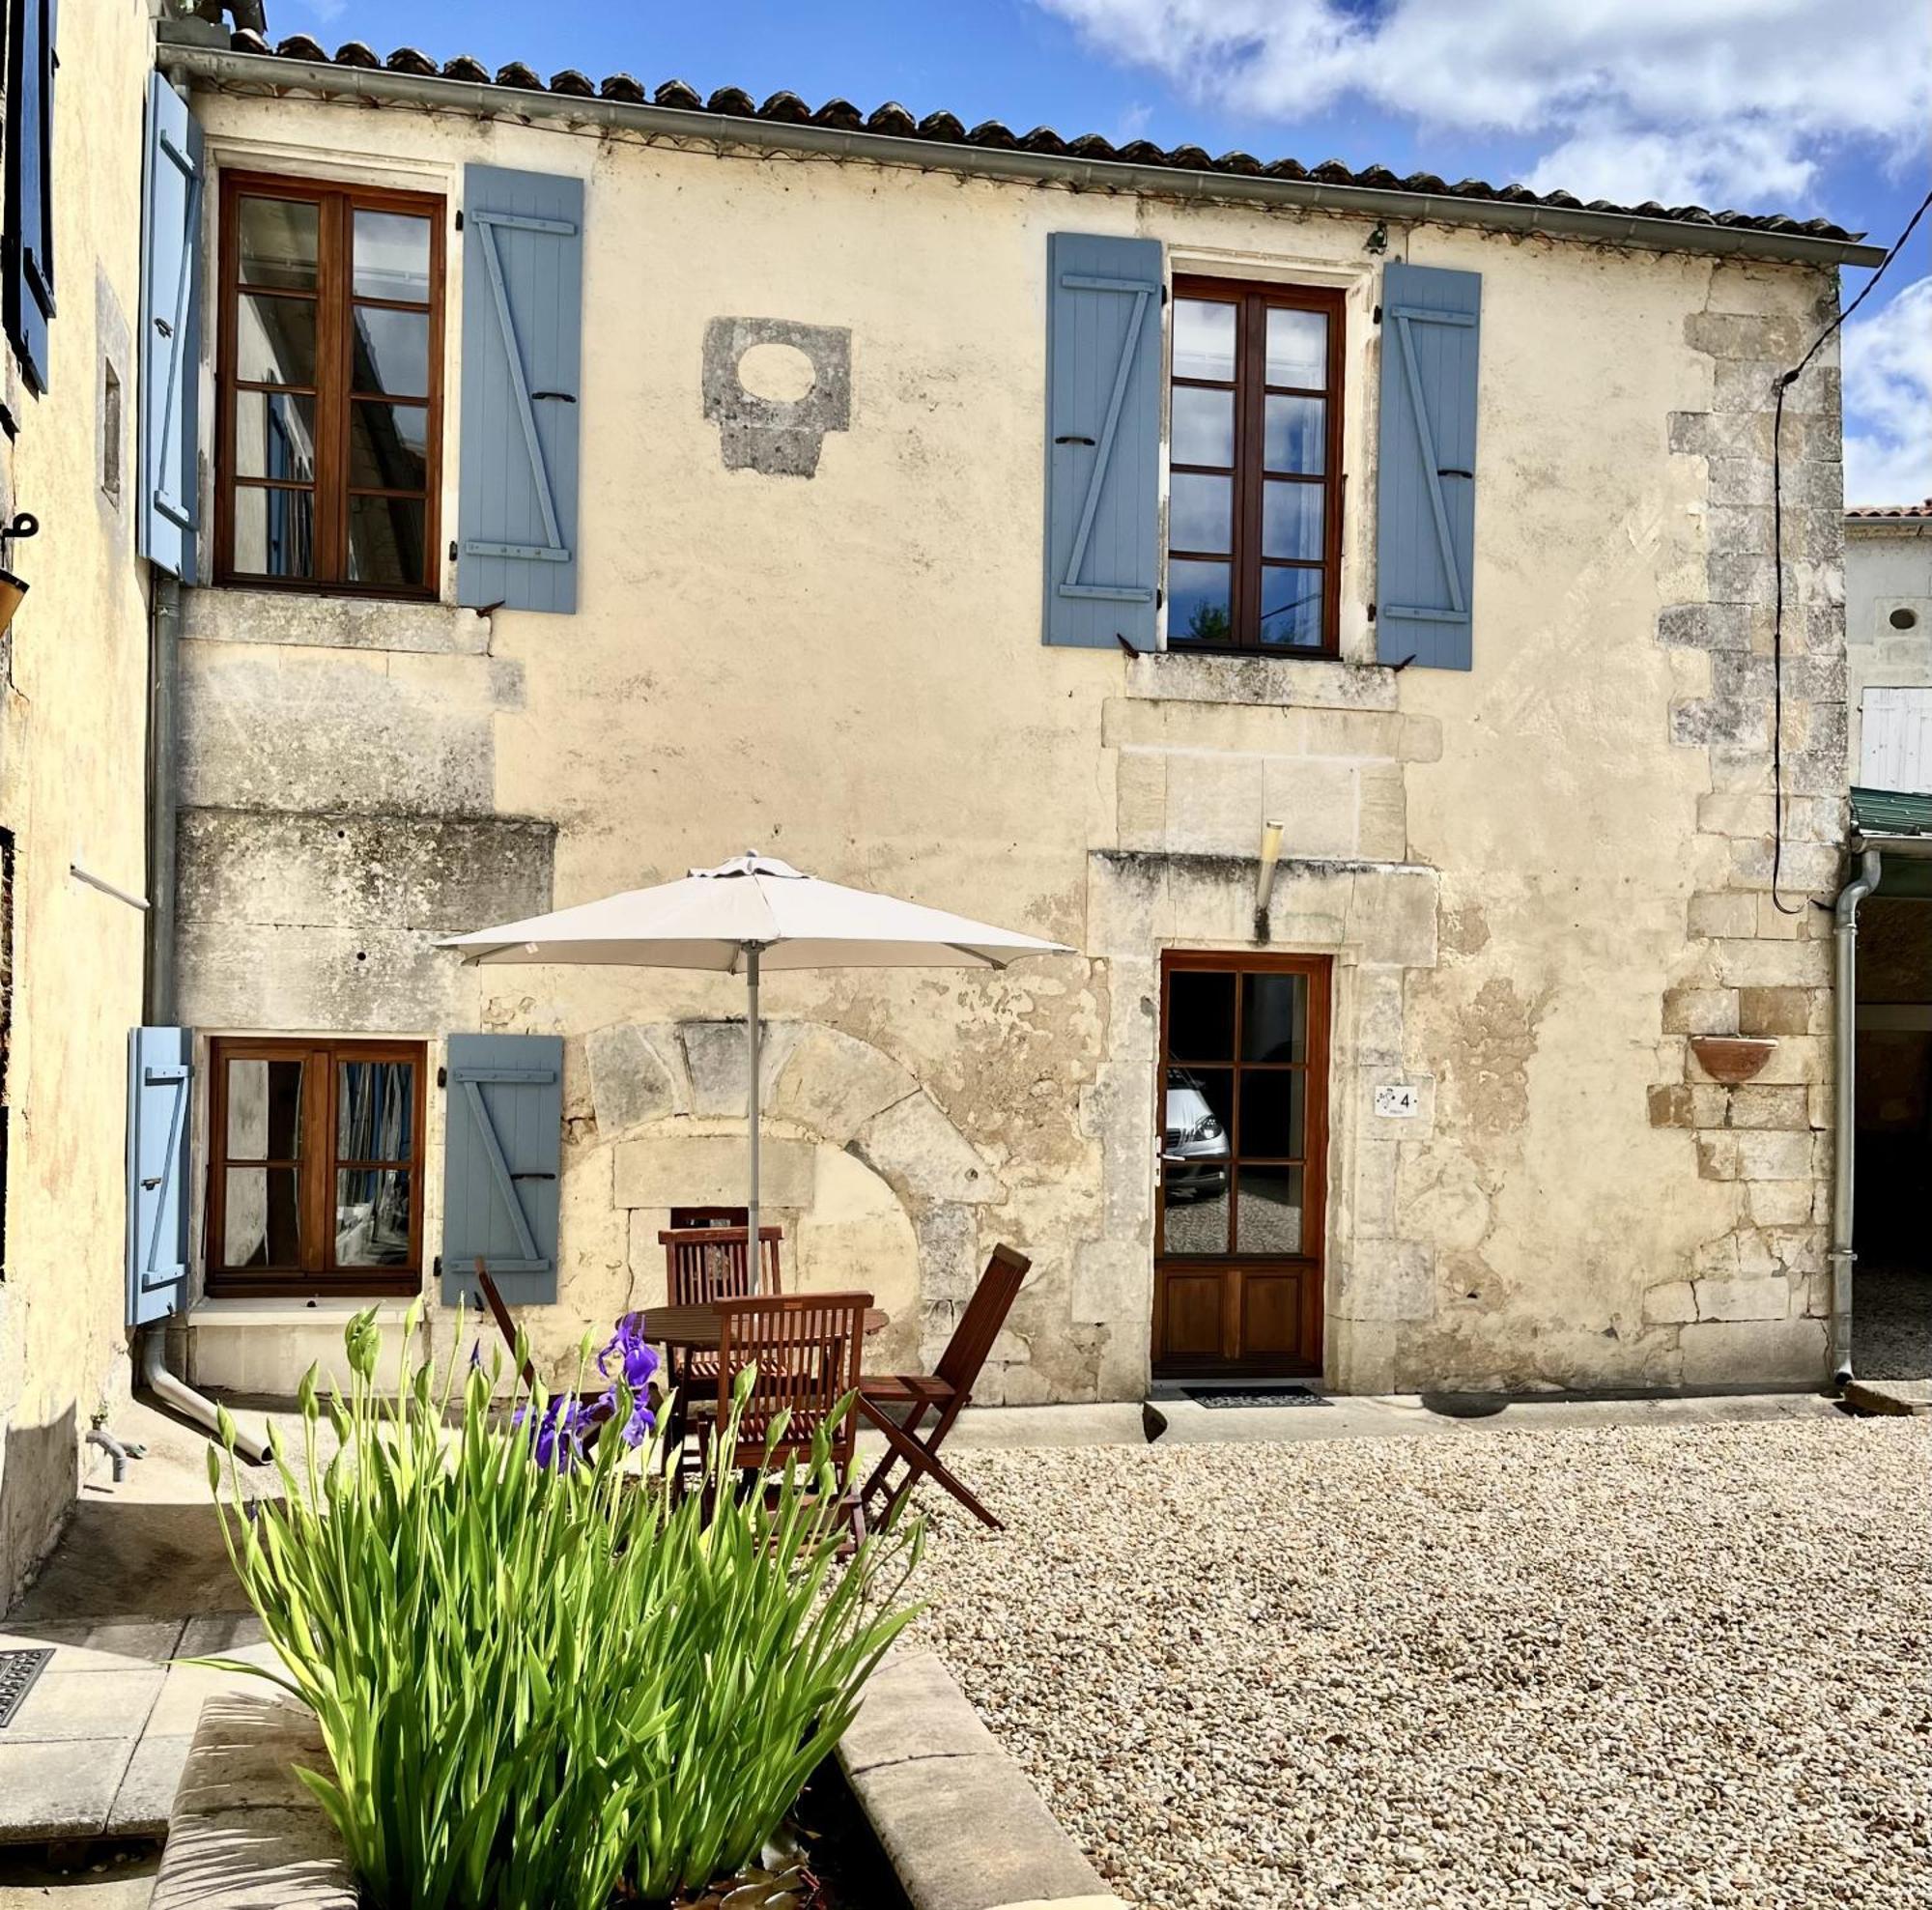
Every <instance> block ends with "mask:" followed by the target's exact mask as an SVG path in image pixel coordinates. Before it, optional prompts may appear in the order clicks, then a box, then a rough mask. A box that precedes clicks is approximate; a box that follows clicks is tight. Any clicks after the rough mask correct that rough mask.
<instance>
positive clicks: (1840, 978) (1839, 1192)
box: [1830, 848, 1885, 1386]
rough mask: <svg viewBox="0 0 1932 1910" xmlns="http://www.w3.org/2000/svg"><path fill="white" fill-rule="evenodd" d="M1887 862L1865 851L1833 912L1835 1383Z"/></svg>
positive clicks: (1847, 1318) (1845, 1330) (1845, 1361)
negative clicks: (1866, 1011) (1863, 988)
mask: <svg viewBox="0 0 1932 1910" xmlns="http://www.w3.org/2000/svg"><path fill="white" fill-rule="evenodd" d="M1884 868H1885V862H1884V858H1883V857H1882V856H1880V854H1879V852H1878V851H1877V850H1876V849H1874V848H1865V849H1862V850H1861V853H1860V855H1859V867H1858V872H1857V873H1856V874H1855V875H1854V876H1853V877H1852V879H1851V880H1850V881H1849V882H1847V883H1846V884H1845V886H1844V887H1843V888H1842V889H1840V890H1839V891H1838V900H1837V906H1836V907H1835V909H1834V910H1833V928H1832V940H1833V990H1832V1012H1833V1028H1832V1035H1833V1040H1832V1049H1833V1053H1832V1064H1833V1102H1832V1113H1833V1135H1832V1248H1831V1259H1830V1266H1831V1269H1832V1380H1833V1384H1834V1385H1839V1386H1843V1385H1846V1384H1848V1383H1850V1381H1851V1377H1852V1259H1853V1256H1852V1151H1853V1149H1854V1147H1855V1146H1856V1145H1857V1136H1858V1094H1857V1083H1858V1041H1859V904H1860V903H1861V901H1863V900H1864V898H1866V897H1867V896H1868V895H1870V894H1871V893H1872V891H1873V890H1874V889H1876V888H1877V887H1878V885H1879V878H1880V876H1881V874H1882V873H1883V872H1884Z"/></svg>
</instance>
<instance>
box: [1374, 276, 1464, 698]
mask: <svg viewBox="0 0 1932 1910" xmlns="http://www.w3.org/2000/svg"><path fill="white" fill-rule="evenodd" d="M1482 303H1483V280H1482V274H1481V273H1479V272H1473V271H1441V270H1439V269H1438V268H1436V267H1434V266H1406V265H1390V266H1388V267H1386V268H1384V270H1383V272H1382V382H1381V414H1382V415H1381V445H1380V470H1379V472H1378V476H1377V481H1376V655H1377V657H1378V659H1379V661H1381V662H1382V663H1387V664H1397V663H1402V662H1404V661H1405V660H1407V661H1410V662H1414V663H1418V664H1427V665H1429V666H1431V667H1432V668H1434V669H1436V670H1467V669H1468V668H1469V660H1470V633H1471V628H1472V625H1471V614H1470V613H1471V602H1470V593H1471V590H1472V587H1473V585H1474V582H1475V557H1476V475H1475V473H1476V359H1477V345H1478V341H1479V336H1480V332H1479V327H1478V324H1477V321H1478V318H1479V317H1480V314H1481V311H1482Z"/></svg>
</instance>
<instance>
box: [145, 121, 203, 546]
mask: <svg viewBox="0 0 1932 1910" xmlns="http://www.w3.org/2000/svg"><path fill="white" fill-rule="evenodd" d="M158 143H159V145H160V148H161V151H162V152H163V153H164V154H165V155H166V156H167V157H168V158H169V159H170V160H171V161H172V162H173V163H174V164H175V165H176V166H178V167H180V169H181V172H182V176H183V177H184V178H185V180H186V181H187V211H186V213H185V215H184V217H183V220H182V225H183V234H184V236H183V242H182V258H181V271H179V272H178V273H177V274H176V277H175V303H174V318H173V321H172V324H173V327H174V329H173V330H172V331H170V332H169V334H168V384H167V399H166V403H165V404H164V406H163V408H162V411H161V442H160V444H159V446H158V447H157V449H156V454H155V461H156V466H157V467H158V469H157V471H156V482H155V493H154V503H155V508H156V510H157V511H159V512H160V514H161V515H162V516H163V517H164V518H166V519H167V520H168V522H169V523H170V524H173V525H176V526H178V527H180V528H181V529H183V530H192V529H193V528H194V527H195V523H194V509H193V505H192V502H191V501H190V502H189V503H187V504H182V503H179V502H177V501H176V499H175V498H174V495H173V493H172V492H171V490H170V489H169V479H170V477H172V476H174V475H175V474H176V472H175V470H174V464H173V463H172V462H171V461H170V459H169V455H168V454H169V451H170V449H171V448H172V444H173V439H174V432H175V418H176V416H177V413H178V407H177V405H176V403H175V391H176V388H177V387H178V385H180V383H181V361H182V356H183V355H184V353H185V351H186V349H187V297H188V290H189V287H190V286H191V285H192V284H193V283H194V249H195V242H196V227H197V220H198V217H199V214H200V212H201V168H200V167H199V166H197V165H196V164H195V162H194V160H193V158H192V157H190V156H189V155H188V154H186V153H184V152H183V151H182V150H181V148H180V147H179V146H177V145H176V144H175V142H174V141H173V139H171V138H170V137H169V136H168V131H167V128H165V127H163V128H161V131H160V138H159V141H158ZM155 323H156V326H158V325H159V324H160V321H159V320H158V319H156V321H155Z"/></svg>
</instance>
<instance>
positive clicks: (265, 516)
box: [235, 485, 315, 577]
mask: <svg viewBox="0 0 1932 1910" xmlns="http://www.w3.org/2000/svg"><path fill="white" fill-rule="evenodd" d="M235 568H236V569H237V570H241V571H247V572H249V573H250V574H251V575H254V576H260V577H313V576H314V575H315V499H314V496H313V494H312V493H310V492H307V491H258V490H254V489H251V488H250V487H248V486H246V485H243V486H241V487H239V488H238V489H237V490H236V493H235Z"/></svg>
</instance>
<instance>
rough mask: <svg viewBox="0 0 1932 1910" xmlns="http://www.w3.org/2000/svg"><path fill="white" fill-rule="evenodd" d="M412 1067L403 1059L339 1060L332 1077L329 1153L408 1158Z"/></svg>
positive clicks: (412, 1109) (413, 1080)
mask: <svg viewBox="0 0 1932 1910" xmlns="http://www.w3.org/2000/svg"><path fill="white" fill-rule="evenodd" d="M415 1091H416V1071H415V1069H413V1068H412V1066H411V1065H410V1064H409V1063H408V1062H406V1061H345V1062H343V1063H341V1064H340V1066H339V1067H338V1068H337V1069H336V1077H335V1157H336V1159H338V1160H408V1159H409V1158H410V1156H411V1153H412V1143H413V1141H414V1139H415V1131H416V1123H415Z"/></svg>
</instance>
